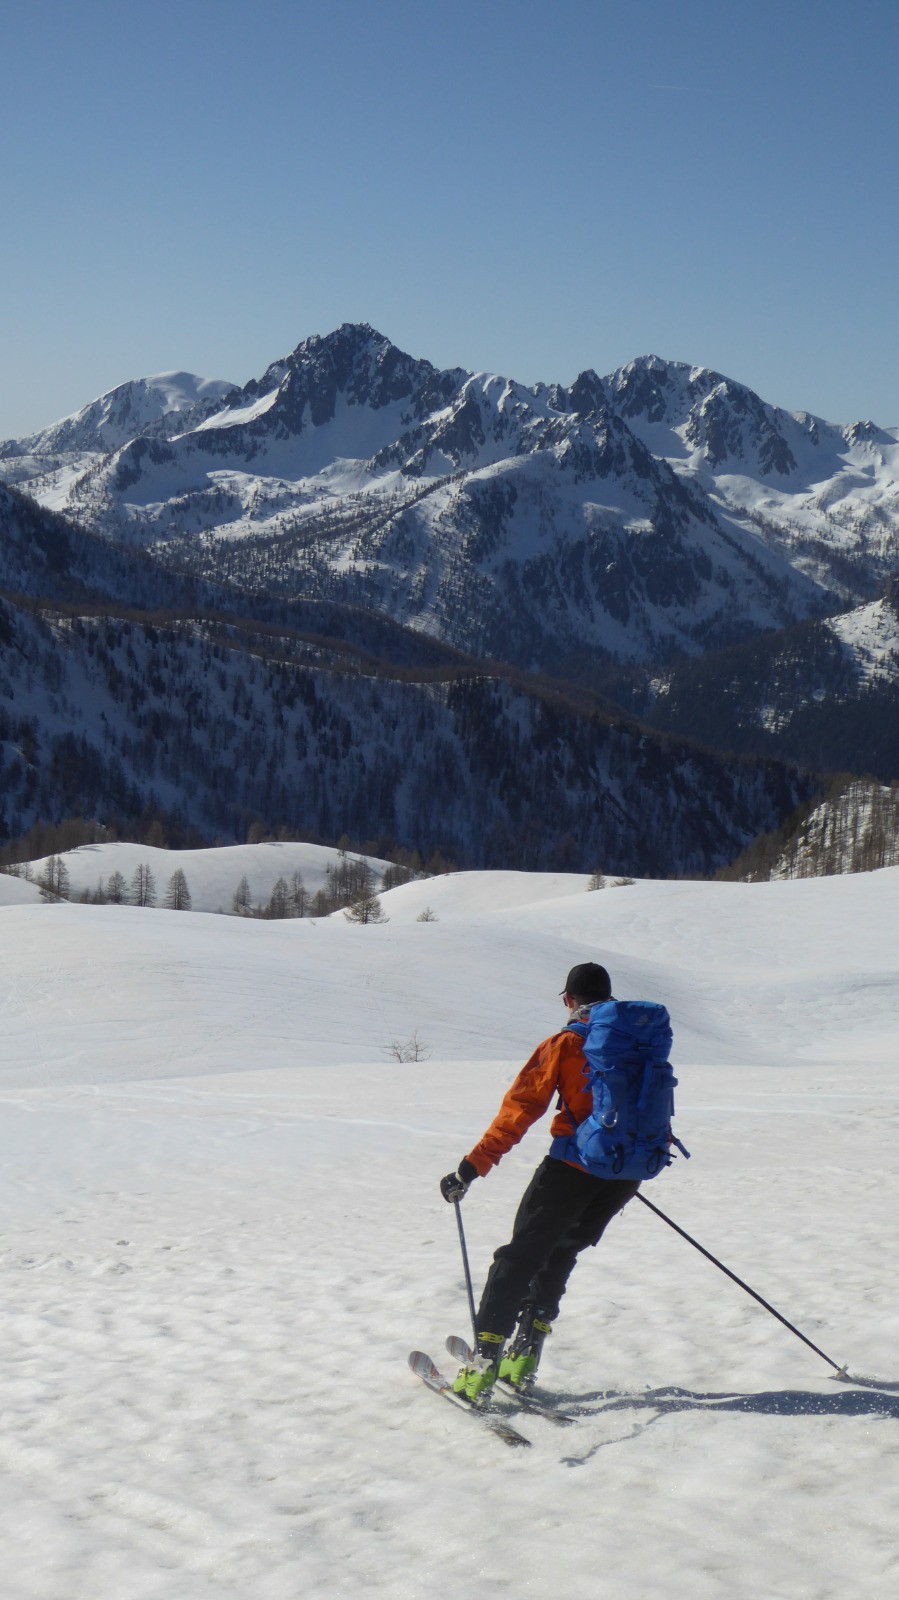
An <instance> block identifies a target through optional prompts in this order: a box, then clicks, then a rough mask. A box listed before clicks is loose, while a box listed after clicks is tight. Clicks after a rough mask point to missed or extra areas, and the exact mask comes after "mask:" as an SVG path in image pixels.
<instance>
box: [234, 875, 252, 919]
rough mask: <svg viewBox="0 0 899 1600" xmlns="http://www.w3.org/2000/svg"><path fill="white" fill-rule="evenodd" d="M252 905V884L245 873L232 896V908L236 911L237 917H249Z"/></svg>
mask: <svg viewBox="0 0 899 1600" xmlns="http://www.w3.org/2000/svg"><path fill="white" fill-rule="evenodd" d="M251 907H252V899H251V897H250V884H249V880H248V879H247V877H246V875H244V877H242V878H241V880H240V883H239V884H238V885H237V888H236V889H235V891H234V894H233V896H232V899H231V910H232V911H233V912H234V915H235V916H236V917H248V916H249V914H250V910H251Z"/></svg>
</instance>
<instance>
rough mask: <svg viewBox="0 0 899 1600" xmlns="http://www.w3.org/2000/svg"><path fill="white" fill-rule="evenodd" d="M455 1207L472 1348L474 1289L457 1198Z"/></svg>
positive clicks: (476, 1323) (475, 1327)
mask: <svg viewBox="0 0 899 1600" xmlns="http://www.w3.org/2000/svg"><path fill="white" fill-rule="evenodd" d="M453 1205H454V1206H455V1208H456V1226H457V1227H458V1229H459V1244H460V1246H461V1249H462V1265H463V1267H464V1268H465V1287H466V1289H467V1290H468V1309H469V1311H470V1312H471V1331H472V1334H473V1336H474V1345H473V1347H472V1348H473V1349H475V1350H477V1348H478V1319H477V1316H476V1314H475V1309H474V1290H473V1288H472V1287H471V1268H470V1267H469V1265H468V1251H467V1250H466V1248H465V1229H464V1228H463V1227H462V1207H461V1205H460V1203H459V1201H458V1200H454V1201H453Z"/></svg>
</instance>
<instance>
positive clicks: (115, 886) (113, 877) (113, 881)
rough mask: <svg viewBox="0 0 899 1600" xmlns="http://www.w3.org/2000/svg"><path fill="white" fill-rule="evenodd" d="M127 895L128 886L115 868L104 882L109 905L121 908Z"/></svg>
mask: <svg viewBox="0 0 899 1600" xmlns="http://www.w3.org/2000/svg"><path fill="white" fill-rule="evenodd" d="M127 893H128V885H127V884H126V882H125V879H124V878H123V876H122V874H121V872H119V870H118V868H116V870H115V872H111V873H110V874H109V877H108V878H107V880H106V898H107V900H108V901H109V903H110V905H113V906H122V905H124V904H125V898H126V895H127Z"/></svg>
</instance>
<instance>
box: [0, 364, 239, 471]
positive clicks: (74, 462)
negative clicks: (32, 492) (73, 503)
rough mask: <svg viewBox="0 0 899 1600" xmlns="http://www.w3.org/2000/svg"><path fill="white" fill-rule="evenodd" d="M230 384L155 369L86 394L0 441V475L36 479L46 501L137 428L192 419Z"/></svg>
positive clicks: (163, 427) (137, 431)
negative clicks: (47, 420)
mask: <svg viewBox="0 0 899 1600" xmlns="http://www.w3.org/2000/svg"><path fill="white" fill-rule="evenodd" d="M233 387H234V385H233V384H231V383H225V382H223V381H222V380H221V379H219V378H200V377H197V375H196V374H195V373H193V372H159V373H156V375H155V376H154V377H150V378H137V379H134V380H132V381H131V382H128V383H121V384H119V385H118V386H117V387H116V388H115V389H110V390H109V392H108V393H107V394H103V395H100V397H99V399H97V400H91V401H90V402H89V404H88V405H86V406H82V408H81V410H80V411H76V412H75V413H74V414H73V415H72V416H70V417H63V418H62V419H61V421H59V422H54V423H52V424H51V426H50V427H49V428H43V429H41V430H40V431H39V432H38V433H32V434H28V435H26V436H25V437H24V438H21V439H7V440H5V441H2V442H0V459H2V460H3V463H4V468H3V476H4V477H5V478H6V480H7V482H9V483H29V482H31V481H32V480H33V479H34V478H35V477H37V478H38V479H39V480H40V482H41V492H42V495H43V496H45V497H48V503H51V502H52V499H53V497H54V496H56V497H58V496H59V495H60V494H61V493H64V486H65V485H66V483H68V482H71V479H72V474H73V472H74V471H76V470H77V469H78V468H79V467H80V468H81V470H86V468H87V467H88V466H89V465H90V464H91V462H92V461H93V460H94V459H95V458H96V457H97V456H105V455H109V454H110V453H111V452H113V451H115V450H119V449H121V447H122V445H124V444H127V443H128V441H129V440H130V439H134V438H136V437H137V436H138V435H139V434H144V433H147V432H153V431H162V432H163V433H165V431H166V430H167V429H171V428H173V427H174V426H176V424H175V423H174V421H173V420H172V419H174V418H186V417H187V416H188V415H189V416H190V417H191V419H192V421H193V422H194V423H196V422H199V421H200V420H202V417H203V415H205V413H206V411H207V410H208V409H209V408H210V407H212V406H214V405H215V404H217V403H218V402H220V401H221V399H222V398H223V397H224V396H225V395H226V394H228V393H229V392H230V390H231V389H233Z"/></svg>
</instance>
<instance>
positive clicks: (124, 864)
mask: <svg viewBox="0 0 899 1600" xmlns="http://www.w3.org/2000/svg"><path fill="white" fill-rule="evenodd" d="M350 858H351V859H353V860H357V859H359V857H357V856H355V855H354V854H353V853H352V852H350ZM60 859H61V860H62V862H63V863H64V865H65V868H66V871H67V872H68V874H69V890H70V898H71V899H73V900H77V899H78V898H79V897H80V896H81V895H82V894H83V893H85V892H88V893H90V894H93V893H94V892H95V890H96V889H97V886H98V885H99V884H100V883H101V882H102V883H104V884H106V883H108V882H109V878H110V876H111V874H112V873H113V872H120V873H121V874H122V877H123V878H124V879H125V882H126V884H130V883H131V879H132V877H133V876H134V873H135V871H136V869H137V868H138V867H139V866H141V865H142V864H146V865H147V866H148V867H149V868H150V871H151V872H152V874H153V877H154V879H155V882H156V894H157V901H158V903H159V904H160V905H161V904H162V902H163V900H164V898H165V891H166V888H167V886H168V883H169V879H170V878H171V876H172V874H173V873H174V872H177V871H179V870H180V871H181V872H183V873H184V876H185V878H186V879H187V887H188V889H189V890H190V897H191V909H192V910H193V911H225V912H230V910H231V902H232V900H233V897H234V891H235V889H236V888H237V886H238V884H239V883H240V881H241V879H242V878H244V877H245V878H246V880H247V883H248V885H249V890H250V900H251V902H252V904H253V905H263V906H264V905H267V904H268V900H269V896H270V894H271V892H272V887H273V885H274V884H275V883H276V882H277V880H278V879H279V878H285V879H286V880H287V882H288V884H289V883H290V881H291V878H292V877H293V874H294V873H295V872H299V873H300V874H301V876H302V879H303V885H304V887H305V889H306V891H307V893H308V894H309V896H310V898H311V897H312V896H313V895H314V894H315V893H316V892H317V890H319V889H322V888H324V886H325V884H326V882H327V875H328V869H329V868H334V869H336V868H337V866H338V864H339V861H340V857H339V854H338V852H337V850H335V849H334V848H333V847H331V846H327V845H318V844H298V843H295V842H285V843H280V842H272V843H265V844H238V845H227V846H225V847H223V848H221V849H215V850H212V849H208V850H165V849H160V848H159V847H158V846H155V845H146V844H128V843H118V844H87V845H81V846H79V848H78V849H77V850H67V851H63V852H62V854H61V856H60ZM365 859H366V860H367V861H368V862H369V863H370V865H371V867H372V869H373V871H374V872H375V873H377V874H378V875H379V876H381V875H383V873H384V871H385V870H386V868H387V866H388V863H387V862H386V861H381V860H379V859H378V858H377V857H376V856H366V857H365ZM48 860H49V857H47V856H43V857H41V859H40V860H39V861H34V862H33V863H32V874H33V876H34V877H35V878H40V877H41V875H42V873H43V872H44V871H45V869H46V866H47V862H48Z"/></svg>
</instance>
